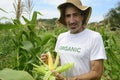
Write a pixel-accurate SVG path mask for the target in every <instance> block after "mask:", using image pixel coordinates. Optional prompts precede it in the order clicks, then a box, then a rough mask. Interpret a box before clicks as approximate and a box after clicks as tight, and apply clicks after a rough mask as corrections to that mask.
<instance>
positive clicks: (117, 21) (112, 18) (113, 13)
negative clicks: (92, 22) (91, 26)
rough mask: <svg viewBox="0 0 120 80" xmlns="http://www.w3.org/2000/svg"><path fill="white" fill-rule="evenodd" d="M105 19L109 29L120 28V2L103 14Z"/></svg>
mask: <svg viewBox="0 0 120 80" xmlns="http://www.w3.org/2000/svg"><path fill="white" fill-rule="evenodd" d="M105 19H107V20H108V24H109V26H110V27H111V29H114V28H120V2H118V5H117V7H116V8H112V9H110V11H109V12H108V13H107V15H106V16H105Z"/></svg>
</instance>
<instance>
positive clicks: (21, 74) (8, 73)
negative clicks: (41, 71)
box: [0, 68, 34, 80]
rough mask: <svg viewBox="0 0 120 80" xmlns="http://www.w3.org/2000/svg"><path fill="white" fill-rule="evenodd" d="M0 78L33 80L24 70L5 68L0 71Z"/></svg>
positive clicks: (2, 79) (1, 79)
mask: <svg viewBox="0 0 120 80" xmlns="http://www.w3.org/2000/svg"><path fill="white" fill-rule="evenodd" d="M0 80H34V79H33V77H32V76H31V75H30V74H29V73H27V72H26V71H17V70H12V69H8V68H5V69H3V70H1V71H0Z"/></svg>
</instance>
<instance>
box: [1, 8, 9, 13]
mask: <svg viewBox="0 0 120 80" xmlns="http://www.w3.org/2000/svg"><path fill="white" fill-rule="evenodd" d="M0 10H1V11H3V12H5V13H8V12H7V11H5V10H4V9H2V8H0Z"/></svg>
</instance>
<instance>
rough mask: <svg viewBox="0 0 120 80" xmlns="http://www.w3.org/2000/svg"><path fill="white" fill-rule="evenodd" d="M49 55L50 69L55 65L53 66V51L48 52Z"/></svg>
mask: <svg viewBox="0 0 120 80" xmlns="http://www.w3.org/2000/svg"><path fill="white" fill-rule="evenodd" d="M47 56H48V67H49V69H50V70H53V69H54V66H53V58H52V55H51V53H50V52H47Z"/></svg>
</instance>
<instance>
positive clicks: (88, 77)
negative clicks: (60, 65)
mask: <svg viewBox="0 0 120 80" xmlns="http://www.w3.org/2000/svg"><path fill="white" fill-rule="evenodd" d="M102 73H103V60H102V59H99V60H94V61H91V71H90V72H88V73H85V74H82V75H79V76H75V77H73V79H71V80H100V78H101V76H102ZM68 80H69V79H68Z"/></svg>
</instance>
